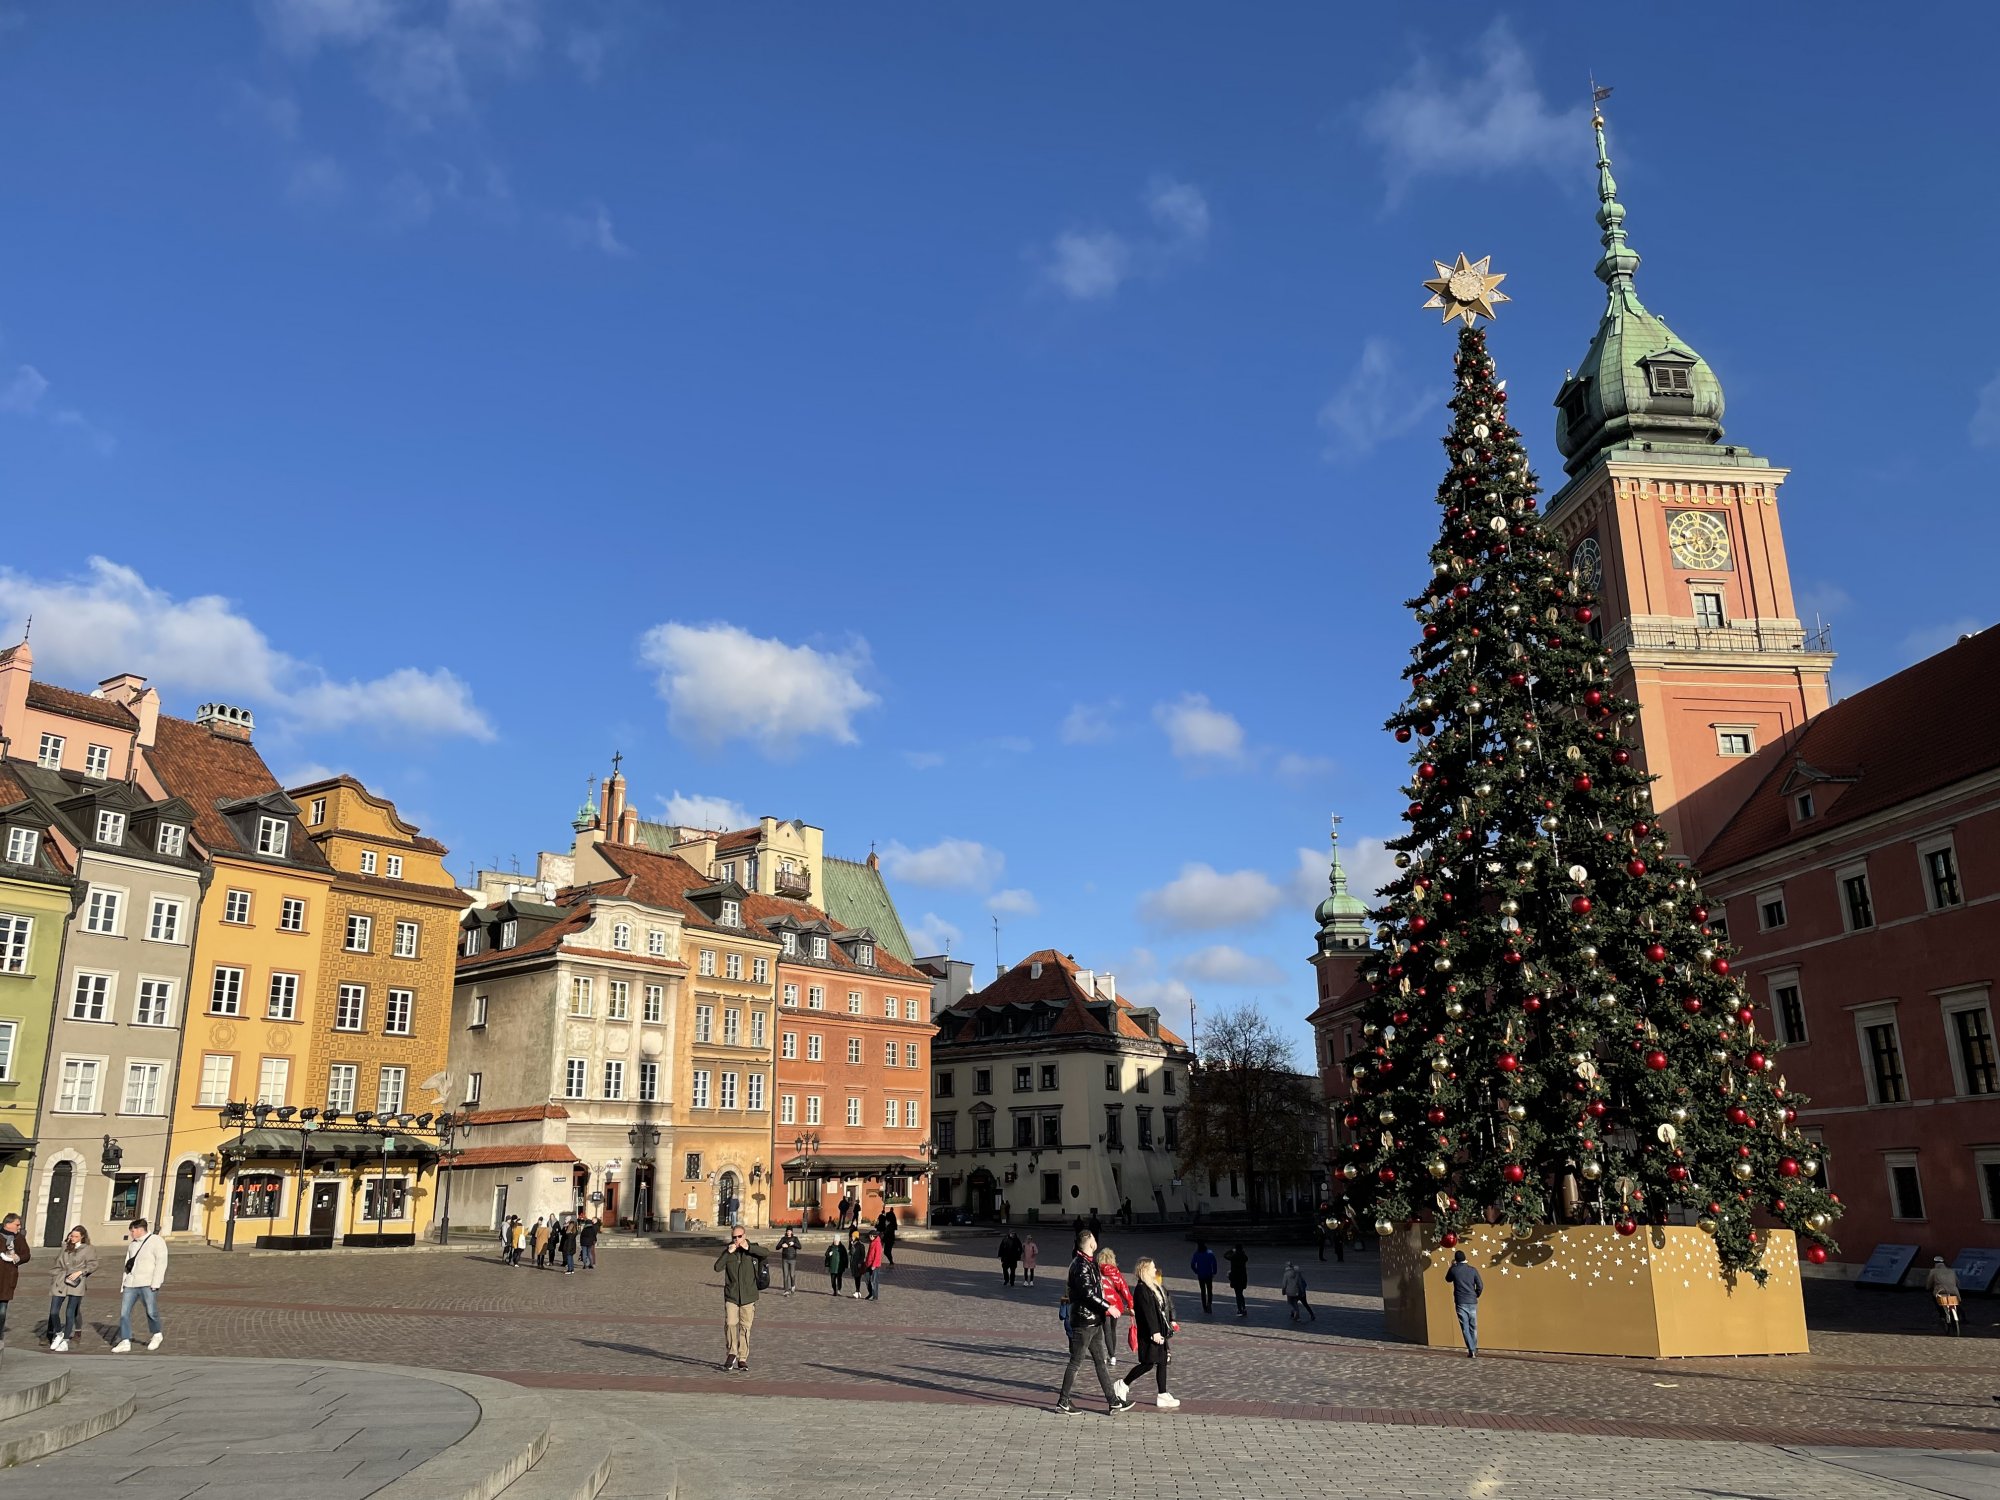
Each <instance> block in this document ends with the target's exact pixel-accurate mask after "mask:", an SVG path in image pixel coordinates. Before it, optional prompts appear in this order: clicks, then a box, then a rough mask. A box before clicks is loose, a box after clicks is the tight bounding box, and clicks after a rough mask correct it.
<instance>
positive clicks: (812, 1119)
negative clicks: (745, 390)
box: [806, 1094, 819, 1125]
mask: <svg viewBox="0 0 2000 1500" xmlns="http://www.w3.org/2000/svg"><path fill="white" fill-rule="evenodd" d="M806 1124H808V1125H817V1124H819V1095H818V1094H807V1095H806Z"/></svg>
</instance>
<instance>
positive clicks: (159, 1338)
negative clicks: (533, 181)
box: [146, 1333, 167, 1349]
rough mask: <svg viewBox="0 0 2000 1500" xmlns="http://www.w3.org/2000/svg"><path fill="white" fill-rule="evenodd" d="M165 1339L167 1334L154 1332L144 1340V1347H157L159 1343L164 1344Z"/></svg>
mask: <svg viewBox="0 0 2000 1500" xmlns="http://www.w3.org/2000/svg"><path fill="white" fill-rule="evenodd" d="M166 1341H167V1336H166V1335H165V1334H164V1333H156V1334H154V1335H153V1336H152V1337H151V1338H150V1339H148V1340H147V1341H146V1347H147V1348H148V1349H157V1348H159V1347H160V1345H162V1344H164V1343H165V1342H166Z"/></svg>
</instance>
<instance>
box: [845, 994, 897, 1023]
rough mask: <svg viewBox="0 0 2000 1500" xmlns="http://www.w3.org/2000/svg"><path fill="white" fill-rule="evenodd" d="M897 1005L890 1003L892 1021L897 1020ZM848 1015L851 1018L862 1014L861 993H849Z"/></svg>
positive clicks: (893, 1002)
mask: <svg viewBox="0 0 2000 1500" xmlns="http://www.w3.org/2000/svg"><path fill="white" fill-rule="evenodd" d="M895 1004H896V1002H895V1001H893V1000H891V1001H890V1002H889V1005H890V1010H889V1017H890V1019H891V1020H894V1019H895V1015H896V1011H895ZM847 1013H848V1014H849V1015H850V1016H858V1015H860V1014H861V991H859V990H849V991H848V992H847Z"/></svg>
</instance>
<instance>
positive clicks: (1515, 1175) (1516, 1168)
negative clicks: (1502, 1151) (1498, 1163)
mask: <svg viewBox="0 0 2000 1500" xmlns="http://www.w3.org/2000/svg"><path fill="white" fill-rule="evenodd" d="M1500 1175H1501V1176H1502V1177H1504V1178H1506V1179H1507V1180H1508V1181H1509V1182H1525V1181H1527V1179H1528V1170H1527V1168H1525V1167H1523V1166H1522V1165H1521V1164H1520V1163H1519V1162H1512V1161H1510V1162H1508V1163H1507V1165H1506V1166H1504V1167H1502V1168H1501V1169H1500Z"/></svg>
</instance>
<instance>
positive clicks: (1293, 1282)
mask: <svg viewBox="0 0 2000 1500" xmlns="http://www.w3.org/2000/svg"><path fill="white" fill-rule="evenodd" d="M1280 1290H1282V1291H1283V1292H1284V1294H1285V1305H1286V1306H1287V1307H1288V1308H1290V1309H1291V1313H1292V1321H1293V1322H1294V1323H1296V1322H1298V1320H1299V1309H1300V1308H1304V1309H1305V1313H1306V1316H1307V1317H1309V1318H1311V1319H1312V1320H1313V1321H1314V1322H1315V1323H1317V1322H1318V1321H1319V1314H1318V1313H1316V1312H1314V1311H1313V1308H1312V1304H1311V1303H1310V1302H1308V1301H1306V1277H1305V1272H1303V1271H1301V1270H1300V1269H1299V1268H1298V1266H1297V1265H1296V1264H1295V1263H1293V1262H1292V1261H1289V1260H1288V1261H1286V1262H1285V1279H1284V1281H1283V1283H1282V1284H1281V1286H1280Z"/></svg>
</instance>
